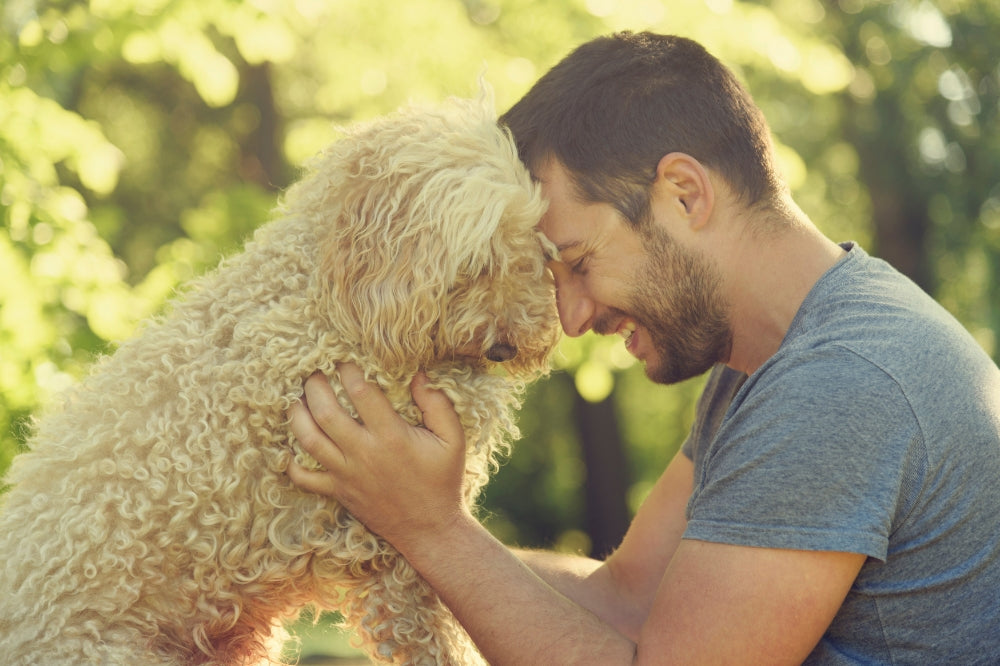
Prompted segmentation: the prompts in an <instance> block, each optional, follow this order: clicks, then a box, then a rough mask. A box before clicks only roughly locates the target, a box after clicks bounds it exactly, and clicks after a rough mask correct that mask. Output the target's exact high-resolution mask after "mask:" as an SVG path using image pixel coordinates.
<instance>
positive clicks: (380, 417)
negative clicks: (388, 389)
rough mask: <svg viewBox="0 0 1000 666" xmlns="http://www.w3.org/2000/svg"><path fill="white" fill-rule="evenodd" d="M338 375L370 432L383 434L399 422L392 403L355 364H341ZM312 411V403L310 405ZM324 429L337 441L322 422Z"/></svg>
mask: <svg viewBox="0 0 1000 666" xmlns="http://www.w3.org/2000/svg"><path fill="white" fill-rule="evenodd" d="M337 374H338V375H339V376H340V383H341V385H343V387H344V391H346V392H347V397H348V398H350V399H351V403H352V404H353V405H354V408H355V409H356V410H357V411H358V418H360V419H361V422H362V423H363V424H365V425H366V426H367V427H368V429H369V430H371V431H374V432H381V431H383V430H384V429H385V427H386V426H388V425H389V424H391V423H394V422H395V421H397V420H399V418H400V416H399V414H397V413H396V410H395V409H393V408H392V403H390V402H389V399H388V398H387V397H386V396H385V393H383V392H382V390H381V389H380V388H379V387H378V386H377V385H376V384H372V383H371V382H368V381H367V380H366V379H365V375H364V373H363V372H362V371H361V368H359V367H358V366H357V365H355V364H354V363H341V364H338V365H337ZM309 408H310V409H312V403H311V402H310V403H309ZM321 424H322V425H323V429H324V430H326V431H327V433H328V434H330V435H331V436H333V437H334V439H336V436H334V435H333V433H331V432H330V429H329V428H327V427H326V424H325V423H323V422H321Z"/></svg>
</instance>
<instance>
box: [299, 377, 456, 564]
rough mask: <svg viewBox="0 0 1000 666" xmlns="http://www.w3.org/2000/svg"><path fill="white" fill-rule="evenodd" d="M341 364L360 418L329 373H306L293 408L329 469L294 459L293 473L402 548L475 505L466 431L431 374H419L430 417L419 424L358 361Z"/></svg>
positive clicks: (306, 443) (423, 406)
mask: <svg viewBox="0 0 1000 666" xmlns="http://www.w3.org/2000/svg"><path fill="white" fill-rule="evenodd" d="M337 371H338V373H339V375H340V380H341V383H342V384H343V386H344V390H345V391H346V392H347V395H348V397H349V398H350V400H351V402H352V403H353V404H354V406H355V408H356V409H357V411H358V417H359V420H360V423H359V422H358V421H355V420H354V419H353V418H351V415H350V414H349V413H348V412H347V411H346V410H345V409H344V408H343V407H341V406H340V404H339V403H338V402H337V398H336V396H335V394H334V392H333V389H332V388H331V387H330V384H329V382H328V381H327V378H326V377H325V376H324V375H322V374H319V373H317V374H314V375H313V376H311V377H310V378H309V379H308V380H306V384H305V395H304V396H303V399H302V402H300V403H297V404H295V405H294V406H293V407H292V408H291V409H290V410H289V415H290V417H291V426H292V432H293V433H294V434H295V437H296V438H297V439H298V440H299V442H300V444H301V446H302V449H303V450H304V451H306V452H307V453H309V455H311V456H312V457H313V458H315V459H316V460H317V462H319V463H320V464H321V465H323V467H324V468H325V470H319V471H315V470H307V469H305V468H303V467H301V466H300V465H298V464H295V463H292V464H291V465H290V466H289V468H288V476H289V477H290V478H291V480H292V481H293V482H294V483H295V484H296V485H298V486H299V487H301V488H303V489H305V490H310V491H312V492H316V493H319V494H322V495H326V496H328V497H333V498H334V499H336V500H338V501H339V502H340V503H341V504H343V505H344V507H345V508H347V510H348V511H350V512H351V513H352V514H353V515H354V516H355V517H356V518H357V519H358V520H360V521H361V522H363V523H364V524H365V525H366V526H367V527H368V528H369V529H370V530H372V531H373V532H376V533H377V534H380V535H381V536H382V537H384V538H385V539H387V540H388V541H389V542H390V543H392V544H393V545H394V546H396V548H398V549H400V550H404V548H405V546H406V545H407V541H408V539H409V538H410V537H412V536H415V535H420V534H424V535H429V534H431V533H433V532H435V531H436V530H437V529H438V528H440V527H441V526H442V525H447V524H448V523H449V522H451V521H454V520H455V519H456V518H457V517H458V516H459V515H460V514H462V513H463V512H467V508H466V507H465V503H464V501H463V494H462V481H463V476H464V470H465V443H464V439H465V437H464V433H463V432H462V427H461V424H460V422H459V419H458V414H457V413H456V412H455V409H454V407H453V406H452V404H451V402H450V401H449V400H448V398H447V397H446V396H445V395H444V393H442V392H441V391H438V390H433V389H429V388H427V378H426V376H424V375H423V374H418V375H417V377H416V378H414V381H413V383H412V385H411V390H412V392H413V399H414V402H415V403H416V405H417V407H418V408H419V409H420V411H421V412H422V414H423V421H424V425H425V427H414V426H411V425H410V424H408V423H407V422H406V421H404V420H403V419H402V417H400V416H399V414H397V413H396V411H395V410H394V409H393V408H392V405H391V404H390V403H389V400H388V399H387V398H386V397H385V395H384V394H383V393H382V392H381V391H380V390H379V389H378V387H377V386H375V385H374V384H370V383H368V382H366V381H365V378H364V375H363V374H362V372H361V370H360V369H359V368H358V367H357V366H355V365H353V364H345V365H341V366H338V368H337Z"/></svg>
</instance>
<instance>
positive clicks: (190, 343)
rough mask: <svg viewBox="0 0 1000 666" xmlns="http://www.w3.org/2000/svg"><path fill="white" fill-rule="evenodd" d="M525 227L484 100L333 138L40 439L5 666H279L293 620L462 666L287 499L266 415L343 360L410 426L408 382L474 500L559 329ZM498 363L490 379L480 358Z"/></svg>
mask: <svg viewBox="0 0 1000 666" xmlns="http://www.w3.org/2000/svg"><path fill="white" fill-rule="evenodd" d="M543 212H544V203H543V201H542V199H541V197H540V194H539V192H538V189H537V187H536V185H535V184H533V183H532V182H531V179H530V178H529V175H528V173H527V172H526V171H525V169H524V168H523V166H522V165H521V163H520V162H519V161H518V158H517V154H516V150H515V148H514V146H513V144H512V141H511V139H510V137H509V136H508V135H507V133H505V132H504V131H503V130H502V129H500V128H498V127H497V124H496V118H495V116H494V113H493V110H492V99H490V97H489V95H488V94H486V95H484V96H483V98H482V99H480V100H478V101H463V100H452V101H450V102H449V103H448V104H445V105H442V106H441V107H440V108H437V109H424V110H420V109H407V110H403V111H400V112H398V113H396V114H394V115H391V116H387V117H385V118H381V119H378V120H375V121H373V122H371V123H368V124H364V125H359V126H356V127H354V128H350V129H348V130H346V135H345V137H344V138H343V139H341V140H339V141H337V142H335V143H334V144H333V145H332V146H331V147H330V148H328V149H327V150H326V151H325V152H324V153H322V154H321V155H320V156H319V157H318V158H317V159H316V161H315V162H314V163H313V164H312V166H311V169H310V171H309V173H307V174H306V176H305V177H304V178H303V180H301V181H300V182H299V183H297V184H296V185H294V186H292V187H291V188H290V189H289V191H288V192H287V193H286V195H285V196H284V197H283V201H282V204H281V205H280V206H279V209H278V213H279V214H278V215H277V219H276V220H275V221H273V222H271V223H270V224H269V225H267V226H265V227H263V228H261V229H260V230H259V231H258V232H257V233H256V234H255V236H254V239H253V240H252V241H251V242H250V243H248V244H247V246H246V248H245V251H244V252H242V253H241V254H238V255H236V256H234V257H232V258H230V259H228V260H226V261H224V262H223V263H222V264H221V265H220V267H219V268H218V269H217V270H216V271H214V272H213V273H211V274H210V275H208V276H207V277H204V278H202V279H200V280H197V281H196V282H195V283H194V284H193V285H192V287H191V289H189V290H188V291H187V293H186V294H185V295H184V296H183V297H182V298H179V299H178V300H177V301H176V302H175V303H174V304H173V307H172V311H171V312H170V313H169V314H168V315H166V316H165V317H162V318H160V319H158V320H156V321H152V322H149V323H148V324H147V325H146V326H145V327H144V329H143V330H142V331H141V333H140V334H139V335H138V336H137V337H136V338H134V339H132V340H130V341H128V342H126V343H124V344H123V345H122V346H121V347H120V348H119V349H118V351H117V352H115V353H114V354H113V355H111V356H109V357H106V358H104V359H102V360H101V361H100V362H99V363H97V364H96V366H95V368H94V370H93V371H92V372H91V374H90V375H89V376H88V377H87V378H86V379H85V380H83V381H82V382H81V383H80V384H79V385H78V386H77V387H76V388H74V389H72V390H71V391H70V392H68V394H67V395H66V396H65V397H64V399H63V400H62V401H61V403H60V405H59V406H58V407H57V408H55V409H53V410H52V411H51V412H50V413H49V414H47V415H45V416H44V417H43V418H41V419H40V420H39V422H38V423H37V427H36V433H35V435H34V437H33V438H32V441H31V442H30V451H29V452H28V453H25V454H22V455H21V456H19V457H18V458H17V459H16V461H15V463H14V465H13V466H12V468H11V470H10V472H9V475H8V477H7V479H6V482H7V483H9V484H10V490H9V491H8V492H7V493H6V494H5V496H3V498H2V500H0V501H2V513H0V655H2V659H3V661H4V663H6V664H10V665H28V664H30V665H35V664H47V665H54V664H80V663H88V664H129V665H132V664H146V665H152V664H173V665H176V664H201V663H210V664H249V663H258V662H260V661H273V660H277V659H278V658H279V657H278V654H277V653H276V652H273V651H270V648H269V643H273V642H275V640H276V639H280V636H281V634H280V624H281V621H282V620H285V619H287V618H289V617H293V616H295V615H296V614H297V613H298V612H299V610H300V609H301V608H303V607H304V606H307V605H310V604H314V605H315V606H317V607H319V608H323V609H335V610H338V611H340V612H341V613H342V614H343V616H344V618H345V624H346V625H347V626H348V627H350V628H351V629H352V630H354V631H355V632H357V636H358V637H359V638H358V641H359V642H360V643H361V644H362V645H363V646H364V647H365V648H366V649H367V650H368V651H369V653H370V655H371V656H372V658H373V659H375V660H377V661H382V662H386V663H408V664H473V663H480V662H481V657H480V656H479V655H478V653H477V652H476V650H475V648H474V646H473V645H472V643H471V642H470V641H469V639H468V637H467V636H466V635H465V633H464V632H463V630H462V629H461V627H460V626H459V625H458V624H457V623H456V622H455V620H454V618H453V617H452V616H451V614H450V613H449V612H448V610H447V609H446V608H445V607H444V606H443V605H442V604H441V602H440V601H439V600H438V599H437V598H436V597H435V595H434V593H433V592H432V591H431V590H430V588H429V587H428V586H427V585H426V584H425V583H424V582H423V581H422V579H421V578H420V577H419V576H418V575H417V574H416V573H415V572H414V571H413V570H412V569H411V568H410V566H409V565H408V564H407V562H406V561H405V560H404V559H403V558H401V557H399V556H398V555H397V553H396V552H395V551H394V550H393V549H392V548H391V547H390V546H389V545H388V544H386V543H385V542H384V541H382V540H381V539H379V538H378V537H377V536H375V535H373V534H372V533H370V532H368V531H367V530H366V529H365V528H364V527H363V526H362V525H360V524H359V523H358V522H357V521H356V520H354V519H353V518H352V517H351V516H350V515H349V514H348V513H347V512H346V511H344V510H343V509H342V508H341V507H340V506H339V505H338V504H336V503H335V502H333V501H330V500H327V499H324V498H321V497H318V496H315V495H312V494H309V493H306V492H303V491H301V490H299V489H297V488H295V487H294V486H293V485H292V484H291V483H290V482H289V480H288V478H287V477H286V475H285V473H284V470H285V469H286V467H287V465H288V463H289V460H290V459H291V458H292V456H293V455H296V453H295V452H294V451H295V450H296V447H295V443H294V442H293V441H291V435H290V430H289V427H288V423H287V418H286V415H285V412H286V410H287V408H288V407H289V406H290V405H291V404H292V403H293V402H294V401H295V400H297V399H298V398H299V397H300V395H301V393H302V383H303V380H304V379H305V378H306V377H307V376H309V375H310V374H311V373H312V372H313V371H315V370H321V371H324V372H326V373H327V374H328V375H330V376H335V373H334V366H335V364H336V363H338V362H341V361H354V362H356V363H358V364H359V365H361V367H362V368H363V369H364V370H365V372H366V374H367V375H368V376H369V377H371V378H374V379H375V380H377V381H378V383H379V384H380V385H381V386H382V387H383V388H384V389H385V390H386V391H387V393H388V395H389V397H390V399H391V400H392V402H393V404H394V406H395V407H396V408H397V409H398V410H399V411H400V413H401V414H403V415H404V416H405V417H406V418H407V419H408V420H409V421H410V422H413V423H416V422H418V420H419V416H420V415H419V411H418V410H417V409H415V407H414V405H413V404H412V401H411V398H410V394H409V389H408V386H409V382H410V380H411V378H412V377H413V376H414V374H415V373H416V372H417V370H418V369H420V368H424V369H426V370H427V371H428V375H429V376H430V377H431V379H432V382H433V383H434V384H436V385H437V386H439V387H443V388H444V389H445V391H446V392H447V394H448V395H449V397H450V398H451V399H452V400H453V401H454V403H455V406H456V408H457V410H458V411H459V414H460V416H461V420H462V424H463V426H464V428H465V431H466V436H467V442H468V456H467V461H468V462H467V467H466V469H467V479H468V484H467V498H468V500H469V502H470V503H471V502H474V501H475V498H476V496H477V494H478V492H479V490H480V489H481V487H482V486H483V484H484V483H485V482H486V480H487V479H488V476H489V474H490V472H491V471H492V470H493V468H494V466H495V465H496V462H497V459H498V456H500V455H502V454H503V453H505V451H506V447H507V446H508V442H509V441H510V440H511V439H512V438H514V437H516V435H517V430H516V427H515V425H514V422H513V419H512V415H513V412H514V410H515V409H516V408H517V406H518V402H519V398H520V394H521V391H522V389H523V387H524V385H525V383H526V382H527V381H530V380H531V379H533V378H535V377H537V376H538V375H540V374H542V373H544V372H546V371H547V368H548V365H547V364H548V360H547V357H548V355H549V353H550V351H551V350H552V348H553V346H554V344H555V341H556V339H557V335H558V331H557V321H558V320H557V318H556V315H555V305H554V297H553V290H552V285H551V280H550V278H549V277H548V275H547V273H546V270H545V266H544V258H543V253H542V251H541V248H540V245H539V243H540V242H542V243H544V239H540V238H539V236H538V235H537V233H536V231H535V229H534V227H535V225H536V224H537V222H538V220H539V218H540V216H541V215H542V213H543ZM494 345H501V347H494ZM515 347H516V350H517V355H516V356H515V357H514V358H513V359H511V360H509V361H507V362H506V363H504V364H503V367H504V370H503V371H499V370H498V369H497V364H496V363H493V362H491V361H489V360H487V358H486V356H496V354H490V353H489V350H490V349H499V350H500V353H501V354H502V355H509V351H510V350H511V349H513V348H515ZM334 383H335V388H337V390H338V392H340V387H339V386H337V385H336V382H335V380H334ZM345 403H346V400H345ZM298 455H300V456H301V455H302V454H301V453H298ZM277 642H279V643H280V640H278V641H277Z"/></svg>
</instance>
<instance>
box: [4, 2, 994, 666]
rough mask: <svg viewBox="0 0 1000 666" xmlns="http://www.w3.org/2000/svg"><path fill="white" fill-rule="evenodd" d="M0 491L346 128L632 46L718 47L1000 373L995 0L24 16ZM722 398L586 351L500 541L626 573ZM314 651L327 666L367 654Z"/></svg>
mask: <svg viewBox="0 0 1000 666" xmlns="http://www.w3.org/2000/svg"><path fill="white" fill-rule="evenodd" d="M0 6H2V10H0V11H2V14H0V218H2V224H3V227H2V232H0V472H2V470H4V469H6V467H7V466H8V465H9V463H10V459H11V458H12V457H13V456H14V455H15V454H16V453H17V452H18V451H19V450H22V449H23V446H24V441H25V438H26V435H27V432H28V424H29V418H30V415H31V414H32V412H33V411H34V410H35V409H36V408H37V407H38V406H39V405H40V404H41V403H43V402H45V401H46V400H47V399H48V398H49V397H50V396H52V395H53V394H54V393H56V392H58V391H59V390H60V389H62V388H64V387H65V386H67V385H68V384H70V383H71V382H73V381H74V380H75V379H76V378H77V377H79V376H80V374H81V373H82V372H84V370H85V369H86V367H87V366H88V364H89V363H90V362H91V361H92V360H93V358H94V357H95V355H97V354H102V353H107V352H109V351H112V350H113V349H114V347H115V343H116V341H120V340H122V339H123V338H126V337H128V336H129V335H130V334H131V333H132V331H133V330H134V327H135V325H136V323H137V322H138V321H139V320H141V319H142V318H145V317H147V316H149V315H151V314H154V313H156V312H158V311H159V309H160V308H161V307H162V306H163V304H164V302H165V300H166V299H168V298H169V297H170V296H171V294H172V292H173V290H174V289H175V288H176V287H177V285H178V284H179V283H181V282H183V281H185V280H187V279H189V278H191V277H192V276H194V275H197V274H200V273H202V272H204V271H205V270H207V269H209V268H210V267H212V266H213V265H214V264H215V263H217V262H218V260H219V259H220V258H221V257H222V256H224V255H226V254H229V253H232V252H235V251H237V250H238V249H239V247H240V246H241V244H242V243H243V242H244V240H245V239H246V238H247V237H248V235H249V234H250V233H251V232H252V230H253V229H254V228H255V227H257V226H259V225H260V224H262V223H264V222H265V221H266V220H267V219H268V216H269V213H270V210H271V209H272V207H273V206H274V204H275V201H276V198H277V197H278V196H279V195H280V193H281V191H282V189H283V188H285V187H286V186H287V185H288V184H289V183H290V182H291V181H293V180H294V179H295V177H296V174H297V172H298V168H299V166H300V165H301V164H302V163H303V162H304V161H305V160H307V159H308V158H309V157H310V156H311V155H313V154H314V153H315V152H317V151H318V150H319V149H320V148H321V147H322V146H323V145H325V144H326V143H327V142H329V141H331V140H333V139H335V138H336V136H337V130H336V127H337V126H338V125H343V124H347V123H350V122H353V121H356V120H361V119H365V118H369V117H371V116H373V115H376V114H381V113H385V112H388V111H391V110H393V109H395V108H396V107H398V106H399V105H401V104H405V103H407V102H411V101H415V102H434V101H438V100H441V99H443V98H445V97H447V96H450V95H459V96H471V95H474V94H475V93H476V90H477V83H476V81H477V78H478V77H479V75H480V74H482V73H484V72H485V77H486V79H487V80H488V81H489V82H490V83H491V84H492V86H493V87H494V89H495V91H496V98H497V108H498V111H501V112H502V111H503V110H505V109H506V108H507V107H508V106H509V105H510V104H512V103H513V102H514V101H516V100H517V99H518V97H519V96H520V95H521V94H523V93H524V92H525V91H526V90H527V89H528V87H529V86H530V85H531V83H532V82H533V81H534V80H536V79H537V78H538V77H539V76H540V75H541V74H543V73H544V72H545V71H546V70H547V69H548V68H549V67H550V66H552V65H553V64H555V62H556V61H558V60H559V59H560V58H561V57H562V56H563V55H565V54H566V53H567V52H568V51H569V50H570V49H572V48H573V47H574V46H576V45H577V44H579V43H581V42H583V41H586V40H588V39H590V38H592V37H594V36H597V35H600V34H606V33H609V32H613V31H616V30H622V29H630V30H637V31H638V30H647V29H648V30H654V31H658V32H669V33H676V34H681V35H685V36H688V37H692V38H694V39H697V40H699V41H701V42H702V43H703V44H705V45H706V46H707V47H708V48H709V50H711V51H712V52H713V53H715V54H716V55H717V56H718V57H719V58H720V59H722V60H723V61H724V62H725V63H726V64H728V65H729V66H731V67H732V68H733V69H734V70H736V72H737V73H738V75H739V76H740V78H741V79H742V80H743V81H744V82H745V83H746V84H747V85H748V86H749V88H750V90H751V92H752V93H753V95H754V97H755V98H756V100H757V102H758V103H759V105H760V106H761V107H762V108H763V110H764V112H765V115H766V116H767V118H768V119H769V121H770V123H771V126H772V129H773V132H774V135H775V141H776V144H777V147H778V153H779V158H780V162H781V164H782V167H783V169H784V171H785V174H786V176H787V178H788V180H789V182H790V184H791V187H792V190H793V193H794V195H795V198H796V200H797V201H798V202H799V204H800V205H801V206H802V208H803V209H804V210H805V211H806V212H807V213H808V214H809V215H810V216H811V217H812V219H813V220H814V221H815V222H816V223H817V224H818V225H819V227H820V228H821V229H822V230H823V231H824V232H826V234H827V235H829V236H831V237H832V238H834V239H836V240H848V239H853V240H857V241H859V242H860V243H861V244H862V245H863V246H865V247H866V248H867V249H868V250H869V251H870V252H871V253H873V254H876V255H878V256H881V257H883V258H885V259H887V260H888V261H890V262H891V263H893V264H894V265H895V266H896V267H897V268H899V269H900V270H902V271H903V272H904V273H906V274H907V275H909V276H910V277H912V278H913V279H914V280H915V281H916V282H917V283H918V284H919V285H920V286H922V287H923V288H924V289H925V290H927V291H928V292H930V293H931V294H932V295H933V296H935V297H936V298H937V299H938V300H939V301H941V302H942V303H943V304H944V306H945V307H946V308H947V309H948V310H950V311H951V312H952V313H953V314H954V315H955V316H956V317H957V318H958V319H959V320H960V321H962V322H963V323H964V324H965V326H966V327H967V328H968V329H969V330H971V331H972V333H973V335H974V336H975V337H976V339H977V340H978V341H979V342H980V344H982V346H983V347H984V348H985V349H986V350H987V352H989V353H990V354H991V355H993V357H994V358H995V359H996V358H998V357H1000V345H998V334H1000V295H998V293H997V290H996V288H995V286H994V285H995V284H996V282H997V278H998V276H1000V118H998V116H1000V40H998V39H997V37H996V36H997V34H998V33H1000V3H997V2H996V0H937V1H930V0H823V1H820V0H773V1H771V2H750V1H738V0H704V1H701V0H673V1H666V0H546V1H545V2H541V1H532V0H245V1H239V0H91V1H90V2H89V3H88V2H72V1H65V2H58V1H50V2H46V1H43V0H4V2H3V3H2V5H0ZM701 381H702V380H700V379H696V380H692V381H689V382H686V383H684V384H681V385H679V386H673V387H657V386H653V385H651V384H650V383H649V382H647V381H646V379H645V377H644V375H643V373H642V369H641V368H640V367H638V366H635V365H634V364H633V363H632V361H631V359H630V357H629V356H628V354H627V353H625V351H624V349H623V346H622V343H621V341H620V340H619V339H617V338H613V339H599V338H596V337H593V336H591V335H587V336H584V337H583V338H580V339H576V340H564V342H563V343H562V345H561V347H560V352H559V355H558V358H557V371H556V372H555V373H553V375H552V376H551V377H549V378H548V379H546V380H544V381H543V382H541V383H539V384H537V385H536V386H534V387H533V388H532V389H531V391H530V393H529V395H528V397H527V399H526V402H525V407H524V409H523V410H522V415H521V419H520V424H521V429H522V434H523V438H522V439H521V440H520V442H518V444H517V445H516V447H515V452H514V454H513V456H512V457H511V459H510V460H509V461H508V463H507V464H506V465H505V466H504V467H503V468H502V469H501V471H500V473H499V474H498V475H497V477H496V478H495V480H494V481H493V482H492V484H491V485H490V486H489V488H488V491H487V494H486V497H485V500H484V502H483V504H484V510H483V518H484V520H485V522H486V523H487V524H488V525H489V527H490V528H491V529H492V530H493V531H494V533H495V534H497V535H498V536H499V537H500V538H501V539H503V540H504V541H505V542H507V543H510V544H518V545H521V546H538V547H550V548H557V549H561V550H568V551H573V552H580V553H585V554H592V555H594V556H601V555H605V554H607V552H608V551H609V550H610V549H612V548H613V547H614V546H615V544H616V543H617V542H618V540H619V539H620V538H621V536H622V534H623V532H624V530H625V528H626V526H627V524H628V521H629V519H630V517H631V515H632V514H633V513H634V511H635V510H636V508H637V507H638V505H639V503H640V502H641V501H642V499H643V498H644V496H645V494H646V492H647V491H648V489H649V488H650V486H651V484H652V483H653V482H654V481H655V479H656V478H657V476H658V475H659V473H660V471H661V470H662V469H663V467H664V466H665V464H666V462H667V461H668V460H669V459H670V458H671V457H672V455H673V454H674V452H675V451H676V450H677V448H678V446H679V445H680V443H681V442H682V441H683V439H684V436H685V434H686V430H687V427H688V425H689V424H690V421H691V417H692V414H693V407H694V403H695V400H696V399H697V395H698V392H699V390H700V388H701ZM327 620H329V618H323V619H322V621H321V623H320V625H319V626H318V627H315V628H302V627H300V629H301V631H302V633H303V635H304V638H303V644H302V652H301V654H302V657H303V661H306V660H308V659H309V658H310V657H313V658H319V655H327V657H330V656H337V655H344V654H347V653H349V650H347V649H346V648H344V647H343V645H342V643H343V640H342V638H340V637H338V636H337V635H336V633H335V632H330V631H328V630H327V629H326V624H327Z"/></svg>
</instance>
